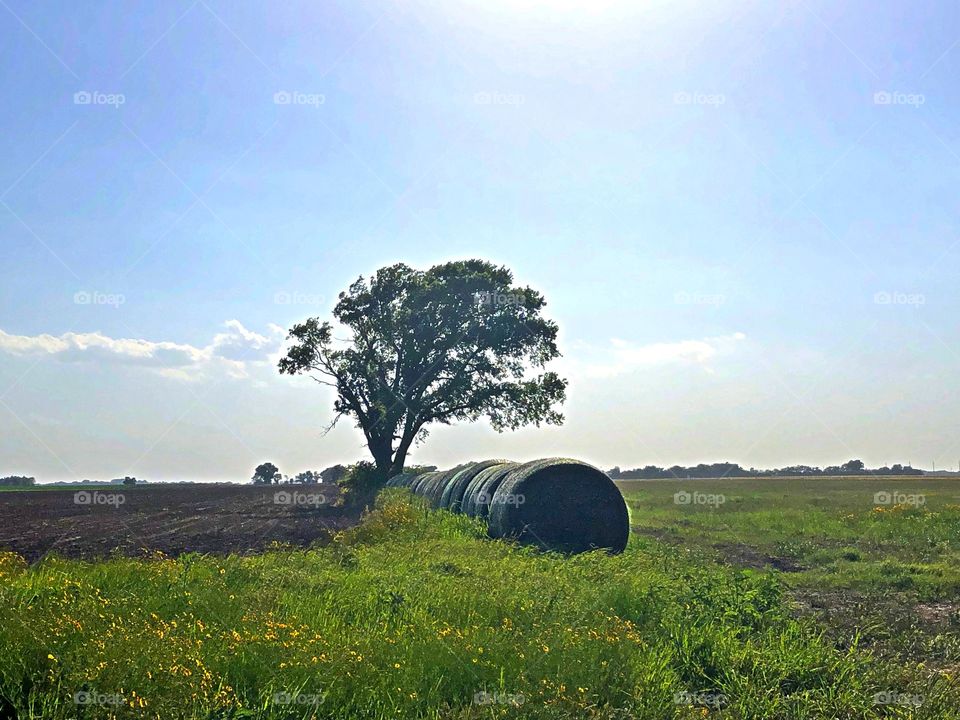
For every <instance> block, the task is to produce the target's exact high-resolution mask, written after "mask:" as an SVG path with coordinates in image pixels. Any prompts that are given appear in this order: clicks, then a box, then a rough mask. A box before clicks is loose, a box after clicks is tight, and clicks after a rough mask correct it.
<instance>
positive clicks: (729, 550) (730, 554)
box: [713, 543, 807, 572]
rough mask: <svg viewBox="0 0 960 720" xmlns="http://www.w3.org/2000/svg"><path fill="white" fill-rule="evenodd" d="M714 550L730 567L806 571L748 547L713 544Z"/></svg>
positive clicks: (775, 556) (789, 562)
mask: <svg viewBox="0 0 960 720" xmlns="http://www.w3.org/2000/svg"><path fill="white" fill-rule="evenodd" d="M713 548H714V550H716V551H717V552H719V553H720V555H721V557H722V558H723V559H724V561H725V562H726V563H728V564H730V565H737V566H738V567H748V568H756V569H762V568H768V567H772V568H774V569H775V570H780V571H781V572H800V571H802V570H806V569H807V568H805V567H804V566H803V565H800V564H799V563H797V562H796V561H794V560H791V559H790V558H786V557H778V556H777V555H768V554H767V553H764V552H761V551H759V550H757V549H756V548H753V547H750V546H749V545H741V544H739V543H715V544H714V545H713Z"/></svg>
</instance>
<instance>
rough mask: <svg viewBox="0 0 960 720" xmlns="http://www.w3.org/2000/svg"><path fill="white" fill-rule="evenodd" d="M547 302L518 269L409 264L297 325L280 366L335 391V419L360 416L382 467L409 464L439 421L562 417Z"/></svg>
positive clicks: (497, 424)
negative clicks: (521, 281)
mask: <svg viewBox="0 0 960 720" xmlns="http://www.w3.org/2000/svg"><path fill="white" fill-rule="evenodd" d="M545 305H546V301H545V300H544V298H543V296H542V295H541V294H540V293H539V292H537V291H536V290H533V289H531V288H530V287H519V286H514V285H513V274H512V273H511V271H510V270H509V269H507V268H506V267H502V266H496V265H494V264H492V263H489V262H486V261H483V260H463V261H456V262H448V263H443V264H441V265H435V266H434V267H431V268H430V269H428V270H416V269H414V268H411V267H409V266H407V265H405V264H403V263H398V264H396V265H391V266H388V267H384V268H382V269H380V270H378V271H377V272H376V273H374V275H373V276H372V277H371V278H370V279H369V280H367V279H364V278H363V277H360V278H358V279H357V280H356V282H354V283H353V284H352V285H350V287H349V288H348V289H347V290H346V291H345V292H342V293H340V296H339V301H338V302H337V304H336V306H335V307H334V310H333V317H334V318H335V320H336V321H337V322H339V323H340V325H342V326H343V327H345V328H346V329H347V331H348V332H349V333H350V337H349V338H346V339H344V341H343V342H340V341H338V340H335V339H334V328H333V326H332V325H331V324H330V323H329V322H326V321H321V319H320V318H317V317H313V318H309V319H307V320H305V321H304V322H302V323H299V324H297V325H294V326H293V328H292V329H291V330H290V339H291V340H293V344H292V346H291V347H290V348H289V351H288V352H287V354H286V356H285V357H283V358H282V359H281V360H280V363H279V369H280V372H281V373H286V374H289V375H299V374H306V375H309V376H310V377H312V378H313V379H314V380H316V381H317V382H319V383H321V384H324V385H328V386H330V387H331V388H333V389H334V390H335V392H336V399H335V400H334V412H335V413H336V415H335V418H334V421H333V423H332V424H331V427H332V426H333V424H335V423H336V421H337V420H338V419H340V418H341V417H343V416H349V417H351V418H352V419H353V420H354V421H355V422H356V425H357V427H359V428H360V429H361V430H362V431H363V434H364V437H365V439H366V444H367V447H368V448H369V450H370V453H371V454H372V455H373V459H374V462H375V463H376V468H377V470H378V471H380V472H382V473H384V474H395V473H398V472H401V471H402V470H403V466H404V463H405V461H406V458H407V454H408V453H409V451H410V448H411V446H412V445H413V444H414V442H415V441H420V440H422V439H423V438H424V437H425V436H426V432H427V430H426V428H427V427H428V426H429V425H430V424H432V423H442V424H449V423H452V422H454V421H468V422H473V421H475V420H478V419H480V418H482V417H485V418H487V419H488V420H489V422H490V424H491V425H492V426H493V428H494V429H496V430H497V431H500V432H502V431H503V430H508V429H509V430H512V429H516V428H519V427H521V426H523V425H527V424H534V425H539V424H540V423H542V422H545V423H549V424H560V423H562V422H563V415H562V414H560V412H559V411H558V410H556V408H555V406H557V405H558V404H560V403H562V402H563V401H564V400H565V398H566V385H567V382H566V380H564V379H562V378H560V377H559V376H558V375H557V374H556V373H554V372H548V371H545V370H544V367H545V365H546V364H547V363H548V362H549V361H550V360H553V359H554V358H556V357H558V356H559V355H560V352H559V351H558V349H557V345H556V338H557V329H558V328H557V325H556V323H554V322H553V321H551V320H548V319H546V318H544V317H543V315H542V311H543V308H544V306H545Z"/></svg>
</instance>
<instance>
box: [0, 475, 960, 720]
mask: <svg viewBox="0 0 960 720" xmlns="http://www.w3.org/2000/svg"><path fill="white" fill-rule="evenodd" d="M621 487H622V488H623V490H624V492H625V495H626V497H627V500H628V504H629V506H630V510H631V522H632V525H633V528H634V534H633V535H632V537H631V540H630V544H629V546H628V548H627V551H626V552H625V553H624V554H622V555H619V556H608V555H605V554H602V553H587V554H584V555H579V556H575V557H562V556H558V555H551V554H543V553H538V552H537V551H535V550H532V549H529V548H518V547H515V546H512V545H510V544H508V543H504V542H495V541H491V540H488V539H486V538H484V537H483V530H482V528H481V526H480V525H479V524H478V523H477V522H475V521H473V520H470V519H468V518H465V517H463V516H453V515H450V514H448V513H446V512H434V511H428V510H426V509H425V507H424V506H423V505H422V504H421V502H420V501H419V500H418V499H416V498H411V496H409V495H408V494H406V493H405V492H404V491H401V490H394V491H388V492H387V493H385V494H384V495H382V496H381V499H380V501H379V507H378V509H377V510H375V511H374V512H372V513H371V514H369V515H368V516H366V517H365V518H364V519H363V521H362V522H361V524H360V525H358V526H357V527H354V528H352V529H350V530H347V531H345V532H342V533H340V534H338V535H337V536H336V537H335V539H334V541H333V542H331V543H330V544H328V545H326V546H325V547H318V548H316V549H309V550H301V549H290V548H284V547H276V548H275V549H272V550H270V551H268V552H265V553H261V554H257V555H250V556H244V557H239V556H230V557H226V558H224V557H216V556H201V555H184V556H180V557H179V558H177V559H170V558H165V557H163V556H160V555H158V556H156V557H154V558H140V559H125V558H116V559H110V560H105V561H101V562H95V563H87V562H82V561H78V560H64V559H57V558H55V557H48V558H46V559H44V560H43V561H42V562H40V563H38V564H36V565H34V566H31V567H27V565H26V563H24V562H23V561H22V560H21V559H20V558H19V557H17V556H15V555H12V554H6V555H3V556H0V606H2V608H3V613H4V622H3V623H2V624H0V717H7V716H10V715H12V716H17V715H19V717H21V718H28V717H30V718H51V719H64V720H65V719H66V718H74V717H82V718H114V717H116V718H127V717H130V718H134V717H136V718H143V717H146V718H159V719H163V720H168V719H174V718H313V717H316V718H371V719H378V720H380V719H382V720H387V719H388V718H389V719H394V718H463V719H465V718H501V717H502V718H511V717H514V718H611V719H612V718H618V719H623V720H625V719H627V718H651V719H653V718H656V719H660V718H694V717H696V718H702V717H715V718H756V719H758V720H759V719H764V720H768V719H774V718H888V717H898V718H931V719H933V718H937V719H938V720H939V719H942V718H958V717H960V684H958V680H957V669H958V663H960V658H958V652H960V644H958V642H957V636H958V634H960V616H958V612H957V607H958V605H957V598H958V592H957V591H958V587H960V571H958V567H960V562H958V559H960V498H958V496H960V483H957V482H955V481H949V480H933V481H931V480H927V479H923V478H920V479H910V480H904V479H902V478H898V479H883V478H870V479H851V478H844V479H840V478H824V479H816V480H802V481H801V480H782V479H777V480H771V479H748V480H742V479H737V480H719V481H717V480H712V481H676V482H663V481H643V482H631V483H622V484H621ZM677 493H681V494H680V495H677ZM684 493H686V494H684ZM876 493H889V495H890V497H889V502H887V500H888V498H887V497H886V496H880V497H879V498H878V497H877V495H876ZM878 500H879V504H878V502H877V501H878ZM898 500H903V501H905V503H901V504H898V503H897V502H896V501H898ZM77 700H79V704H78V702H77ZM5 713H6V714H5Z"/></svg>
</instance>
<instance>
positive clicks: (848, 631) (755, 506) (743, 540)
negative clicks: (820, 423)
mask: <svg viewBox="0 0 960 720" xmlns="http://www.w3.org/2000/svg"><path fill="white" fill-rule="evenodd" d="M621 488H622V489H623V490H624V492H625V495H626V497H627V500H628V505H629V506H630V508H631V511H632V523H633V525H634V530H635V532H637V533H639V534H641V535H643V536H645V537H654V538H657V539H658V540H659V541H661V542H663V543H665V544H667V545H669V546H671V547H675V548H678V549H682V551H683V552H684V553H687V554H690V555H694V556H697V557H700V558H702V559H703V560H705V561H714V562H716V561H718V562H725V563H729V564H732V565H736V566H740V567H757V568H775V569H778V570H780V571H781V575H780V577H781V581H782V582H783V583H784V585H785V586H786V587H787V588H789V590H790V593H789V596H790V598H791V599H792V600H793V602H794V603H795V605H796V607H797V608H798V609H800V610H801V611H803V612H804V613H806V614H808V615H811V616H814V617H816V618H817V620H818V621H819V622H820V624H821V625H822V626H823V627H824V628H826V629H827V631H828V633H829V634H830V635H831V637H834V638H835V639H836V640H838V641H841V642H842V641H843V640H844V638H847V639H848V641H850V642H852V640H853V638H854V637H857V636H858V637H859V643H860V646H861V647H865V648H870V649H871V650H873V651H875V652H876V653H878V654H882V655H884V656H892V657H896V658H898V659H900V660H902V661H904V662H909V661H915V662H923V663H925V665H926V666H928V667H929V668H930V669H931V670H932V671H933V670H938V671H942V672H949V673H951V674H957V673H958V672H960V481H957V480H953V479H929V478H923V477H911V478H904V477H895V478H893V477H891V478H814V479H801V478H793V479H769V478H757V479H750V478H748V479H735V480H729V479H725V480H722V481H716V480H700V481H671V482H668V481H652V482H630V483H621ZM678 492H680V493H687V494H690V498H687V497H686V496H680V497H677V498H675V497H674V496H675V495H676V493H678ZM693 493H700V494H701V495H700V496H699V497H696V498H694V496H693V495H692V494H693ZM710 495H720V496H722V499H723V502H719V500H720V498H719V497H718V498H716V499H715V500H714V502H710V499H711V498H710ZM687 499H689V500H690V501H691V502H689V503H685V502H684V501H685V500H687ZM695 500H697V501H699V502H695ZM677 501H679V502H677Z"/></svg>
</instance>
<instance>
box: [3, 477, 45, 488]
mask: <svg viewBox="0 0 960 720" xmlns="http://www.w3.org/2000/svg"><path fill="white" fill-rule="evenodd" d="M36 483H37V480H36V478H32V477H27V476H26V475H8V476H7V477H0V487H25V486H28V485H36Z"/></svg>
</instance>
